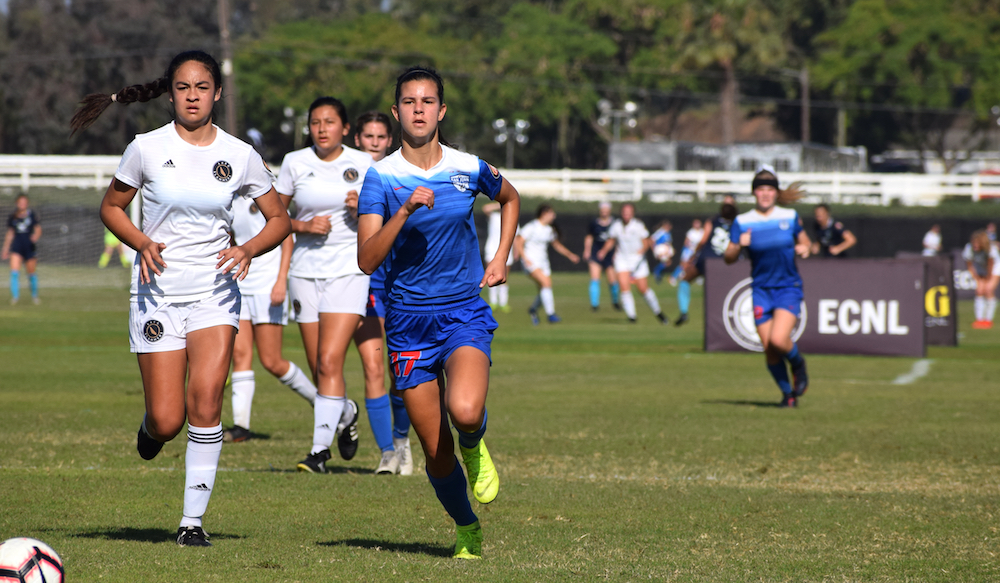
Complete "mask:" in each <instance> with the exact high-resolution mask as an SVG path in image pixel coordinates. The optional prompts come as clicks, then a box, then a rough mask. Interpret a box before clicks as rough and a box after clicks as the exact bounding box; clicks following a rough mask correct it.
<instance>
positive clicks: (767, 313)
mask: <svg viewBox="0 0 1000 583" xmlns="http://www.w3.org/2000/svg"><path fill="white" fill-rule="evenodd" d="M777 309H782V310H785V311H788V312H791V313H792V314H795V317H796V318H798V317H799V316H800V315H801V313H802V288H801V287H755V288H753V319H754V322H755V323H756V324H757V325H758V326H760V325H761V324H763V323H764V322H767V321H768V320H770V319H771V318H773V317H774V311H775V310H777Z"/></svg>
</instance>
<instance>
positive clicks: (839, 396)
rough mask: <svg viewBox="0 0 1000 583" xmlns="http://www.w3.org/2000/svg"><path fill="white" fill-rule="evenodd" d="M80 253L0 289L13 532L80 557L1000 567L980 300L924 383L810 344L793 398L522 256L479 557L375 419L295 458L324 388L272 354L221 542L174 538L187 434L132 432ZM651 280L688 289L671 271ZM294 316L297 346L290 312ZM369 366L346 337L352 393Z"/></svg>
mask: <svg viewBox="0 0 1000 583" xmlns="http://www.w3.org/2000/svg"><path fill="white" fill-rule="evenodd" d="M95 273H96V272H95ZM47 277H48V279H46V278H47ZM87 277H91V278H92V279H99V276H93V275H90V276H88V275H87V274H86V273H83V272H81V273H75V272H74V273H71V274H61V273H60V271H59V268H51V271H49V272H47V273H46V272H43V273H42V284H43V290H42V298H43V304H42V305H40V306H33V305H31V304H30V303H29V304H28V305H24V304H23V303H22V304H21V305H19V306H15V307H10V306H8V305H7V303H6V301H5V300H4V302H3V304H2V305H0V414H2V416H0V538H8V537H12V536H32V537H36V538H40V539H42V540H44V541H46V542H48V543H49V544H51V545H52V546H53V547H54V548H55V549H56V550H57V551H58V552H59V553H60V554H61V555H62V557H63V559H64V561H65V563H66V566H67V576H68V579H69V580H70V581H99V580H100V581H144V582H158V581H162V582H171V583H174V582H178V581H225V582H232V581H239V582H241V583H242V582H256V581H262V582H263V581H268V582H271V581H425V580H433V581H459V580H462V581H525V582H529V581H566V580H582V581H583V580H586V581H590V580H603V579H607V580H614V581H639V580H655V581H942V582H944V581H948V582H950V581H986V580H997V579H1000V567H998V564H997V561H996V556H995V555H996V553H997V552H998V544H1000V538H998V532H997V528H998V523H997V517H998V515H1000V502H998V498H997V488H998V486H1000V466H998V463H997V462H998V460H1000V445H998V444H997V440H996V437H995V436H996V420H997V419H998V417H1000V415H998V414H1000V400H998V399H997V398H996V386H997V385H996V379H997V378H998V377H1000V363H998V361H997V360H996V354H997V349H998V344H1000V331H985V332H984V331H973V330H970V329H969V318H968V317H967V316H966V317H963V319H962V321H961V324H962V326H961V330H962V331H963V332H964V338H963V339H962V341H961V342H962V345H961V346H960V347H958V348H932V349H931V350H930V351H929V353H930V354H929V358H931V359H933V363H932V365H931V371H930V374H929V375H928V376H927V377H925V378H923V379H920V380H918V381H917V382H915V383H914V384H912V385H906V386H898V385H893V384H892V381H893V379H894V378H895V377H896V376H898V375H900V374H902V373H905V372H907V371H909V369H910V367H911V366H912V364H913V360H912V359H896V358H860V357H843V356H809V365H810V372H811V377H812V388H811V389H810V391H809V393H808V394H807V395H806V396H805V397H804V398H803V399H802V405H801V407H800V408H799V409H797V410H781V409H777V408H774V407H772V406H770V405H771V404H773V403H775V402H776V401H777V400H778V397H779V394H778V391H777V390H776V388H775V387H774V386H773V383H772V381H771V380H770V377H769V376H768V375H767V372H766V369H765V368H764V363H763V359H762V357H761V356H759V355H753V354H705V353H703V352H702V351H701V342H702V332H701V329H700V325H698V324H695V325H688V326H686V327H682V328H674V327H673V326H671V327H662V326H658V325H656V324H655V321H654V319H653V318H652V317H651V315H650V314H649V312H648V310H645V307H644V306H642V305H640V306H639V319H640V321H639V323H638V324H637V325H628V324H625V323H624V318H623V316H622V315H621V314H620V313H617V312H614V311H612V310H610V309H608V308H604V309H602V310H601V311H600V312H598V313H596V314H593V313H591V312H590V311H589V308H588V307H587V300H586V283H585V276H581V275H557V276H556V278H555V293H556V301H557V307H558V309H559V313H560V315H561V316H562V317H563V319H564V323H562V324H559V325H556V326H550V325H547V324H543V325H542V326H539V327H537V328H534V327H532V326H531V325H530V323H529V322H528V318H527V315H526V314H525V312H524V310H525V309H526V307H527V305H528V303H529V302H530V300H531V297H532V295H533V293H534V292H533V287H532V286H531V285H530V283H529V282H528V281H527V279H526V278H525V277H524V276H522V275H519V274H515V275H514V276H513V278H512V280H513V289H512V305H513V311H512V313H510V314H498V315H497V319H498V320H499V322H500V325H501V327H500V330H499V331H498V333H497V337H496V339H495V341H494V362H495V364H494V367H493V371H492V376H491V387H490V388H491V390H490V398H489V410H490V429H489V433H488V441H489V444H490V449H491V451H492V452H493V455H494V458H495V460H496V461H497V464H498V467H499V470H500V473H501V480H502V486H501V493H500V497H499V498H498V499H497V500H496V502H494V503H493V504H491V505H490V506H488V507H483V506H480V505H478V504H475V503H474V507H475V509H476V511H477V512H478V513H479V515H480V518H481V520H482V523H483V525H484V529H485V533H486V540H485V545H484V553H485V560H484V561H482V562H474V563H469V562H458V561H454V560H452V559H450V553H451V547H452V546H453V544H454V534H453V525H452V524H451V523H450V520H449V519H448V517H447V516H446V515H445V514H444V512H443V511H442V509H441V507H440V505H439V504H438V501H437V499H436V498H435V497H434V493H433V490H432V489H431V487H430V486H429V484H428V483H427V480H426V478H425V477H424V476H423V475H422V470H418V471H417V472H416V473H417V475H415V476H413V477H410V478H403V477H383V476H379V477H376V476H374V475H373V474H372V469H373V468H374V467H375V465H376V463H377V461H378V452H377V449H376V448H375V446H374V444H373V439H372V437H371V433H370V430H369V429H368V427H367V423H366V422H365V421H362V423H361V425H360V427H361V438H362V441H361V449H360V450H359V453H358V456H357V457H356V458H355V459H354V460H352V461H351V462H339V461H338V462H337V463H331V465H332V466H333V467H334V468H336V470H337V471H336V472H334V473H333V474H330V475H325V476H316V475H302V474H297V473H295V472H294V471H293V469H294V465H295V462H296V461H298V460H299V459H301V458H302V457H303V455H304V454H305V453H306V452H307V449H308V447H309V445H310V439H311V433H312V415H311V410H310V409H308V407H306V406H304V404H303V402H302V401H301V400H300V399H298V398H297V397H295V396H294V395H293V394H291V392H290V391H288V390H287V389H286V388H284V387H283V386H282V385H280V384H279V383H278V382H277V381H276V380H275V379H273V378H271V377H270V376H269V375H268V374H267V373H266V372H265V371H263V370H262V369H258V370H257V379H258V387H257V394H256V399H255V403H254V417H253V429H254V431H255V432H257V433H260V434H263V435H265V436H266V437H267V438H266V439H257V440H252V441H250V442H247V443H243V444H235V445H229V444H227V445H226V446H225V448H224V450H223V454H222V460H221V472H220V473H219V477H218V481H217V483H216V486H217V487H216V491H215V494H214V496H213V499H212V502H211V505H210V506H209V512H208V514H207V515H206V518H205V526H206V529H207V530H208V532H209V533H210V534H211V535H212V540H213V542H214V543H215V546H214V547H212V548H210V549H193V548H178V547H177V546H176V545H174V544H173V542H172V538H173V533H174V531H175V530H176V528H177V522H178V520H179V518H180V512H181V502H182V490H183V478H184V477H183V467H184V464H183V453H184V445H185V444H184V440H183V439H175V440H174V441H173V442H171V443H168V444H167V445H166V447H165V448H164V450H163V453H161V454H160V456H159V457H157V458H156V459H154V460H153V461H151V462H143V461H142V460H141V459H140V458H139V457H138V455H137V454H136V453H135V430H136V427H137V426H138V423H139V421H140V419H141V417H142V413H143V400H142V390H141V385H140V382H139V373H138V367H137V366H136V363H135V358H134V357H133V356H132V355H131V354H129V352H128V340H127V335H126V320H127V302H128V297H127V291H125V290H124V289H123V288H122V287H121V284H120V282H117V281H115V286H116V287H108V288H102V287H95V286H90V287H83V288H80V289H66V288H49V287H44V286H45V284H46V283H47V282H52V281H65V280H70V279H74V278H83V279H86V278H87ZM657 291H658V293H659V295H660V298H661V301H662V303H663V305H664V306H665V307H666V309H667V310H666V311H667V312H668V313H671V314H673V313H675V311H676V308H675V306H676V304H675V302H674V298H673V289H672V288H669V287H667V286H666V285H665V284H664V286H662V287H658V288H657ZM695 293H696V298H695V301H694V302H693V304H694V306H695V311H694V313H692V321H693V322H695V323H698V322H701V318H702V315H701V312H700V288H697V287H696V288H695ZM640 304H641V302H640ZM970 307H971V306H969V305H966V304H963V305H962V306H961V308H962V310H961V311H962V314H963V316H965V315H967V314H969V312H970V309H969V308H970ZM285 339H286V350H285V353H286V356H288V357H290V358H292V359H294V360H296V361H297V362H299V363H300V364H301V365H304V355H303V351H302V347H301V342H300V341H299V339H298V332H297V330H296V329H295V327H294V325H293V326H290V327H289V328H288V329H287V331H286V335H285ZM352 352H353V349H352ZM807 356H808V355H807ZM361 378H362V377H361V369H360V365H359V363H358V361H357V358H356V357H355V355H353V354H352V355H351V356H350V357H349V359H348V371H347V383H348V387H349V388H348V390H349V393H350V394H351V395H353V396H354V397H355V398H358V397H359V396H360V390H359V389H360V386H361ZM230 411H231V409H230V407H229V403H228V401H227V403H226V405H225V408H224V417H225V418H226V419H225V420H224V423H226V424H228V423H229V419H228V417H229V413H230ZM417 461H418V463H419V462H422V457H421V456H420V455H419V454H417Z"/></svg>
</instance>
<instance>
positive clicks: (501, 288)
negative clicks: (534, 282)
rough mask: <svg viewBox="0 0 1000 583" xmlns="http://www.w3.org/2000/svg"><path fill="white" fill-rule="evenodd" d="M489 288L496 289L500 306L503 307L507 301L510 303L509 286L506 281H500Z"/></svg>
mask: <svg viewBox="0 0 1000 583" xmlns="http://www.w3.org/2000/svg"><path fill="white" fill-rule="evenodd" d="M490 289H495V290H497V295H498V296H499V297H500V301H499V304H500V307H501V308H503V307H505V306H506V305H507V304H508V303H510V287H508V286H507V284H506V283H501V284H500V285H498V286H496V287H495V288H490Z"/></svg>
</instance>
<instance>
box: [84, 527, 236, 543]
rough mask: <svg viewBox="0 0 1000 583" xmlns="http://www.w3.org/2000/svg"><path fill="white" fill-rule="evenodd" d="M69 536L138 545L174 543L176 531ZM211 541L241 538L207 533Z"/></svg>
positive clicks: (124, 530)
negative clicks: (127, 542) (123, 541)
mask: <svg viewBox="0 0 1000 583" xmlns="http://www.w3.org/2000/svg"><path fill="white" fill-rule="evenodd" d="M70 536H73V537H79V538H92V539H101V540H126V541H132V542H140V543H166V542H169V543H176V542H177V531H176V530H167V529H165V528H132V527H124V528H105V529H95V530H91V531H88V532H77V533H73V534H71V535H70ZM209 537H210V539H211V540H220V539H241V538H243V537H241V536H239V535H235V534H225V533H209Z"/></svg>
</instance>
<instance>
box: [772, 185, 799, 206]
mask: <svg viewBox="0 0 1000 583" xmlns="http://www.w3.org/2000/svg"><path fill="white" fill-rule="evenodd" d="M805 194H806V191H805V189H804V188H802V183H801V182H793V183H792V184H789V185H788V188H786V189H784V190H782V189H780V188H779V189H778V199H777V204H780V205H781V206H788V205H790V204H795V203H797V202H799V199H801V198H802V197H803V196H805Z"/></svg>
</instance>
